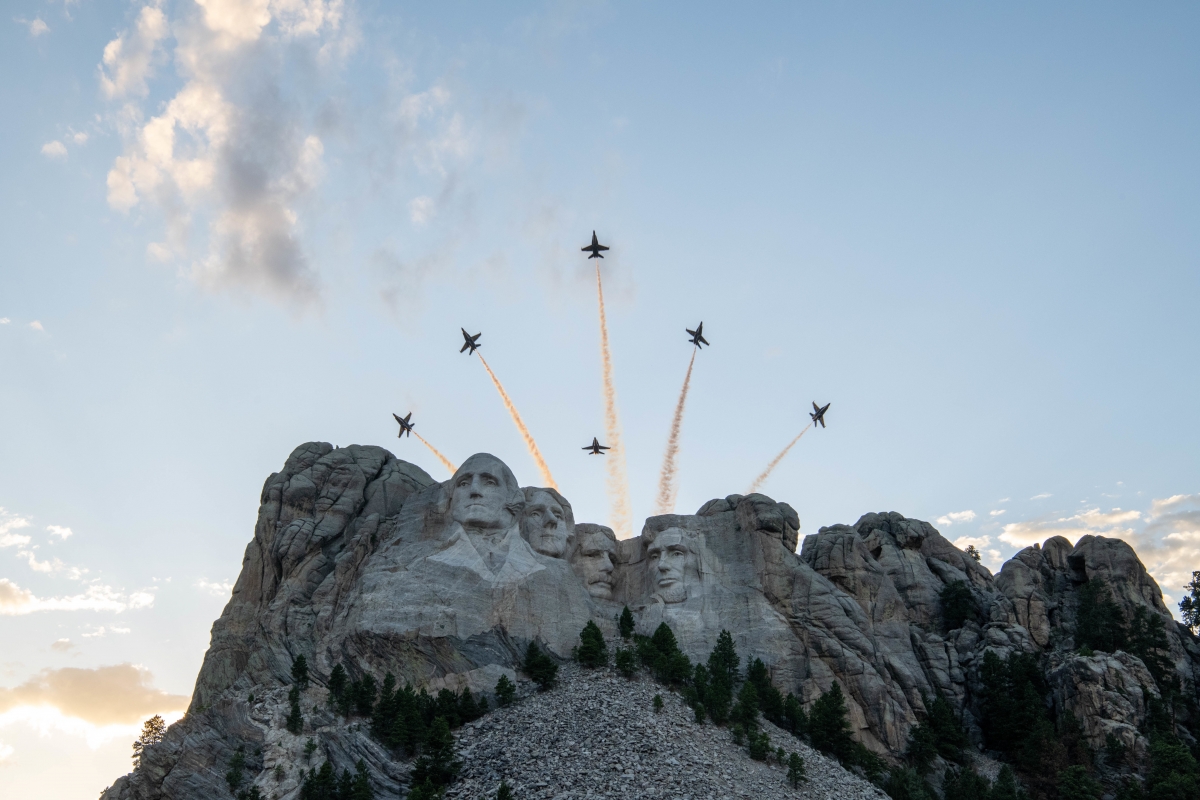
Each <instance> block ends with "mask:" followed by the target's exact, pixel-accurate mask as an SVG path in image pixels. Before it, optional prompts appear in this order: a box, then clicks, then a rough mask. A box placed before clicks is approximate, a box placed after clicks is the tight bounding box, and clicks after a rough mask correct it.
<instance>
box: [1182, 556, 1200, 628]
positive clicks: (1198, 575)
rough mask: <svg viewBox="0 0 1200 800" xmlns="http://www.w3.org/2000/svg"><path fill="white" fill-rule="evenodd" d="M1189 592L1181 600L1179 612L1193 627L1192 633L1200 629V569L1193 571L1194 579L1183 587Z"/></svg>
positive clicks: (1185, 622) (1189, 625) (1186, 622)
mask: <svg viewBox="0 0 1200 800" xmlns="http://www.w3.org/2000/svg"><path fill="white" fill-rule="evenodd" d="M1183 588H1184V589H1186V590H1187V594H1185V595H1184V596H1183V599H1182V600H1180V601H1179V613H1180V614H1182V615H1183V624H1184V625H1187V626H1188V627H1189V628H1191V629H1192V633H1196V632H1197V631H1200V570H1198V571H1196V572H1193V573H1192V580H1191V582H1190V583H1188V585H1187V586H1184V587H1183Z"/></svg>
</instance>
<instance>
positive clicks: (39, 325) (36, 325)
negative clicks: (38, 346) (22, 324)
mask: <svg viewBox="0 0 1200 800" xmlns="http://www.w3.org/2000/svg"><path fill="white" fill-rule="evenodd" d="M29 329H30V330H34V331H45V330H46V328H45V326H44V325H42V323H41V322H39V321H38V320H36V319H35V320H34V321H33V322H31V323H29Z"/></svg>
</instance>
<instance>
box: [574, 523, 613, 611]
mask: <svg viewBox="0 0 1200 800" xmlns="http://www.w3.org/2000/svg"><path fill="white" fill-rule="evenodd" d="M575 531H576V536H577V537H578V542H577V544H576V545H575V551H574V553H573V554H572V557H571V566H572V567H573V568H574V569H575V572H576V573H577V574H578V575H579V577H580V578H581V579H582V580H583V585H584V586H585V587H586V588H587V591H588V594H590V595H591V596H592V597H595V598H597V599H598V600H611V599H612V595H613V568H614V561H615V558H614V556H615V555H616V552H617V537H616V536H615V535H614V534H613V532H612V531H611V530H610V529H608V528H605V527H603V526H600V525H588V526H583V525H579V526H576V528H575Z"/></svg>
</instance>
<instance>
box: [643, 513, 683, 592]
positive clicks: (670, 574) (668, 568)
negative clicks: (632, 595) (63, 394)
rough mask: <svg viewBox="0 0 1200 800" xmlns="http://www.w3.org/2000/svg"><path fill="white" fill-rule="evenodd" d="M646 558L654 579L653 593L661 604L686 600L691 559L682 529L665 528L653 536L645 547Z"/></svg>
mask: <svg viewBox="0 0 1200 800" xmlns="http://www.w3.org/2000/svg"><path fill="white" fill-rule="evenodd" d="M646 557H647V560H648V562H649V567H650V570H651V571H652V575H653V578H654V582H655V588H656V591H655V594H656V595H658V597H659V599H661V600H662V601H663V602H664V603H682V602H683V601H684V600H686V599H687V593H688V589H687V575H688V572H689V571H691V570H689V569H688V567H689V566H690V565H691V562H692V561H693V560H694V555H693V553H692V550H691V548H690V547H689V546H688V543H687V538H686V536H685V534H684V532H683V531H682V530H681V529H679V528H667V529H666V530H664V531H661V532H659V533H658V535H657V536H655V537H654V541H653V542H651V543H650V546H649V547H647V548H646Z"/></svg>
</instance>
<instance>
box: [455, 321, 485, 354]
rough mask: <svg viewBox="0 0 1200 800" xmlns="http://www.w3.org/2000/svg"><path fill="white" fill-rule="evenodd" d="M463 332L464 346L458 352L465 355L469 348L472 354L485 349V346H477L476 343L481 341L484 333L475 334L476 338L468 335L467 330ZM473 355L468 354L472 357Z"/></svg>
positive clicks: (464, 329)
mask: <svg viewBox="0 0 1200 800" xmlns="http://www.w3.org/2000/svg"><path fill="white" fill-rule="evenodd" d="M462 332H463V346H462V347H460V348H459V349H458V352H460V353H465V352H466V350H467V348H468V347H469V348H471V353H474V352H475V351H476V350H478V349H479V348H481V347H483V345H481V344H476V342H477V341H478V340H479V337H480V336H482V335H483V332H482V331H481V332H479V333H477V334H475V335H474V336H472V335H471V334H469V333H467V329H466V328H463V329H462ZM471 353H467V355H470V354H471ZM481 357H482V356H481Z"/></svg>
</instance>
